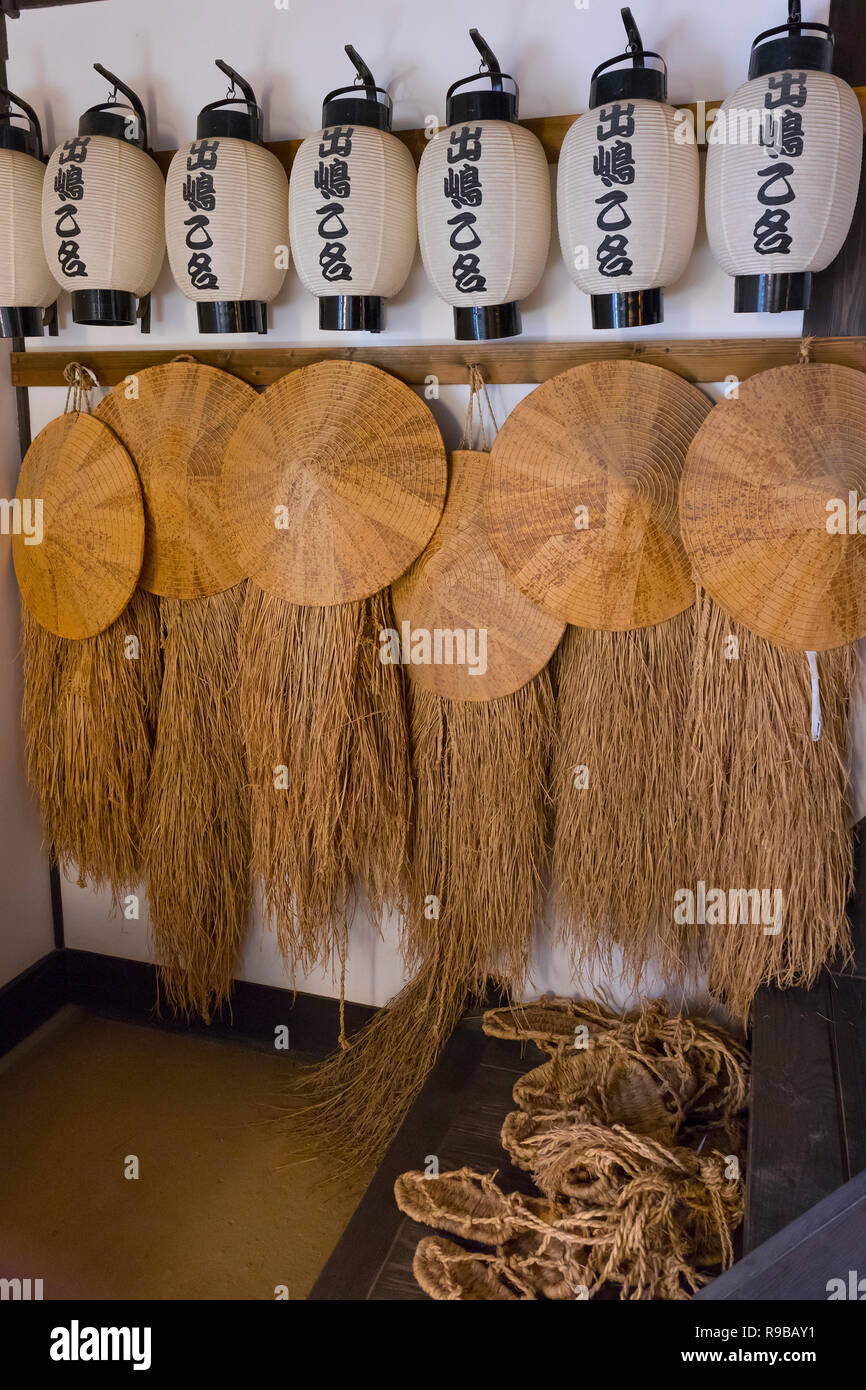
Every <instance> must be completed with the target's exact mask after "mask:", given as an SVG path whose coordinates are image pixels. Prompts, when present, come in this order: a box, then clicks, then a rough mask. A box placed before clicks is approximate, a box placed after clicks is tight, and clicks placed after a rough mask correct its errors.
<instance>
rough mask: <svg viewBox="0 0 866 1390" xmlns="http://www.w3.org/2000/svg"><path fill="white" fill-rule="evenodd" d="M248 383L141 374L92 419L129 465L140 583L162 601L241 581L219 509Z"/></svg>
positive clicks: (198, 374)
mask: <svg viewBox="0 0 866 1390" xmlns="http://www.w3.org/2000/svg"><path fill="white" fill-rule="evenodd" d="M255 400H256V392H255V391H254V389H253V387H252V386H248V385H247V384H246V382H243V381H240V380H239V379H238V378H237V377H234V376H230V375H229V374H228V373H227V372H220V371H218V370H217V369H216V368H215V367H203V366H201V365H200V364H199V363H197V362H167V363H166V364H165V365H164V366H159V367H147V368H146V369H145V370H144V371H141V372H137V373H136V374H135V376H134V377H133V378H132V379H131V380H130V379H129V378H127V380H126V382H121V384H120V385H119V386H116V387H115V388H114V390H113V391H111V392H109V394H108V395H107V396H106V397H105V399H104V400H103V401H101V402H100V404H99V407H98V408H97V410H96V412H95V413H96V415H97V416H98V417H99V419H100V420H102V421H104V423H105V424H107V425H110V426H111V428H112V429H113V430H114V432H115V433H116V434H117V435H118V437H119V438H120V439H121V440H122V442H123V443H124V444H125V445H126V448H127V449H128V450H129V453H130V454H131V455H132V458H133V460H134V462H135V466H136V468H137V470H138V476H139V478H140V479H141V488H142V492H143V494H144V509H145V519H146V530H145V547H144V564H143V566H142V571H141V581H140V582H141V586H142V588H144V589H148V590H150V592H151V593H154V594H163V595H165V596H166V597H168V598H197V597H199V596H203V595H207V594H218V593H222V591H223V590H224V589H230V588H231V587H232V585H233V584H238V583H239V582H240V581H241V580H242V579H243V578H244V577H245V576H244V571H243V568H242V566H241V565H240V563H239V561H238V558H237V556H236V554H235V552H234V548H233V545H232V537H231V532H230V529H229V527H228V526H227V525H226V522H225V518H224V517H223V516H222V514H221V512H220V500H219V482H220V473H221V471H222V468H223V463H224V460H225V454H226V448H227V446H228V442H229V440H230V439H231V436H232V433H233V432H234V429H235V426H236V425H237V423H238V421H239V420H240V418H241V416H242V415H243V413H244V411H245V410H246V409H247V407H248V406H249V405H250V404H251V403H253V402H254V401H255Z"/></svg>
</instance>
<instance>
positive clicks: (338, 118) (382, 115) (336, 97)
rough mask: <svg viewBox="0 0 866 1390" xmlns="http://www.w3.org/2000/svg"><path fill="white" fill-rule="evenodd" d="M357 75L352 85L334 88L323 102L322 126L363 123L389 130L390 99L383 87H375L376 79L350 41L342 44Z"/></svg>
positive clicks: (377, 128)
mask: <svg viewBox="0 0 866 1390" xmlns="http://www.w3.org/2000/svg"><path fill="white" fill-rule="evenodd" d="M345 52H346V53H348V55H349V57H350V59H351V60H352V63H353V64H354V67H355V71H356V72H357V74H358V76H357V77H356V78H355V81H354V83H353V84H352V86H351V87H335V88H334V90H333V92H329V93H328V95H327V96H326V97H325V100H324V101H323V102H322V127H323V128H324V129H325V130H327V129H328V127H329V126H335V125H366V126H372V127H373V128H374V130H390V129H391V115H392V102H391V97H390V94H389V93H388V92H387V91H386V90H385V88H384V87H377V86H376V79H375V77H374V76H373V74H372V73H371V71H370V69H369V68H368V67H367V64H366V63H365V62H364V59H363V58H362V57H361V55H360V53H359V52H358V50H357V49H356V48H353V47H352V45H351V44H350V43H347V44H346V46H345Z"/></svg>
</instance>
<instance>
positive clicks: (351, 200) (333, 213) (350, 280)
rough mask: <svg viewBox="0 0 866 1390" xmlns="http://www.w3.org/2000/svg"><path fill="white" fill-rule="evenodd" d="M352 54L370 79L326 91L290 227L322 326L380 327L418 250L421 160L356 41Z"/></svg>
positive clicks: (298, 164)
mask: <svg viewBox="0 0 866 1390" xmlns="http://www.w3.org/2000/svg"><path fill="white" fill-rule="evenodd" d="M346 52H347V53H348V54H349V56H350V58H351V59H352V61H353V63H354V64H355V66H356V68H357V69H358V72H359V75H360V77H361V81H362V82H363V84H364V85H363V86H361V87H358V86H355V87H341V88H339V89H338V90H337V91H334V92H331V93H329V95H328V96H327V97H326V98H325V102H324V105H323V107H322V125H323V129H322V130H320V131H318V132H317V134H315V135H311V136H309V138H308V139H306V140H305V141H304V142H303V144H302V145H301V148H300V149H299V150H298V153H297V154H296V155H295V160H294V163H293V164H292V178H291V183H290V186H289V225H290V231H291V237H292V246H293V247H294V252H295V263H296V266H297V270H298V274H299V276H300V277H301V280H302V282H303V284H304V286H305V288H306V289H308V290H309V291H310V293H311V294H314V295H316V296H318V299H319V327H320V328H329V329H367V330H368V331H369V332H373V333H378V332H379V331H380V330H381V328H382V326H383V321H384V301H385V300H386V299H390V298H391V297H392V296H393V295H395V294H397V293H398V291H399V290H401V289H402V288H403V285H404V284H405V282H406V278H407V276H408V274H409V271H410V270H411V268H412V261H413V259H414V256H415V246H416V243H417V239H418V237H417V226H416V221H415V164H414V161H413V159H412V156H411V154H410V153H409V151H408V149H407V148H406V146H405V145H404V144H403V142H402V141H401V140H398V139H397V137H396V135H392V134H391V98H390V97H389V96H388V93H387V92H386V91H385V90H384V88H382V87H377V86H376V84H375V80H374V78H373V75H372V73H371V72H370V70H369V68H368V67H367V66H366V64H365V63H364V61H363V59H362V58H360V57H359V55H358V54H357V53H356V52H355V50H354V49H353V48H352V47H351V45H347V47H346Z"/></svg>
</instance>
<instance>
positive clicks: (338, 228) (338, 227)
mask: <svg viewBox="0 0 866 1390" xmlns="http://www.w3.org/2000/svg"><path fill="white" fill-rule="evenodd" d="M344 211H345V209H344V207H343V204H342V203H326V204H325V206H324V207H321V208H316V216H317V217H318V218H319V219H320V220H319V236H320V237H326V238H329V237H341V236H346V235H347V234H348V231H349V228H348V227H347V226H346V224H345V222H344V221H343V217H342V214H343V212H344Z"/></svg>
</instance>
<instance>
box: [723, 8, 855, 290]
mask: <svg viewBox="0 0 866 1390" xmlns="http://www.w3.org/2000/svg"><path fill="white" fill-rule="evenodd" d="M789 12H790V13H789V20H788V23H787V24H782V25H779V26H778V28H776V29H768V30H767V31H766V32H765V33H763V34H760V35H759V36H758V38H756V39H755V42H754V44H753V45H752V58H751V63H750V67H749V81H748V82H746V83H744V84H743V86H741V87H739V88H738V89H737V91H736V92H734V93H733V95H732V96H730V97H728V99H727V100H726V101H725V102H724V103H723V105H722V107H721V108H720V111H719V114H718V116H717V118H716V121H715V123H714V124H713V126H712V127H711V128H710V132H709V136H708V152H707V186H706V214H707V232H708V235H709V240H710V246H711V247H712V251H713V255H714V256H715V258H716V260H717V261H718V262H719V264H720V265H721V266H722V268H723V269H724V270H725V271H726V272H727V273H728V275H732V276H734V277H735V290H734V308H735V311H736V312H737V313H755V312H764V313H779V312H781V311H783V310H789V309H807V308H808V307H809V300H810V295H811V284H812V275H813V273H815V272H817V271H821V270H824V269H826V267H827V266H828V265H829V264H830V262H831V261H832V260H834V258H835V257H836V256H837V255H838V254H839V252H840V251H841V249H842V246H843V244H844V241H845V238H846V236H847V235H848V230H849V228H850V226H851V221H852V219H853V216H854V210H855V207H856V204H857V191H858V187H859V182H860V164H861V160H862V155H863V119H862V116H861V114H860V107H859V105H858V102H857V98H856V96H855V95H854V92H853V91H852V89H851V88H850V87H849V86H848V84H847V82H843V81H842V79H841V78H839V77H835V76H834V75H833V73H832V71H831V68H832V64H833V46H834V39H833V34H832V31H831V30H830V29H829V28H828V26H827V25H826V24H806V23H803V22H801V20H800V7H799V4H796V3H795V0H791V3H790V5H789Z"/></svg>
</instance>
